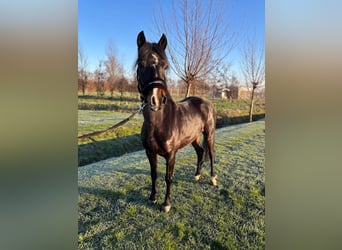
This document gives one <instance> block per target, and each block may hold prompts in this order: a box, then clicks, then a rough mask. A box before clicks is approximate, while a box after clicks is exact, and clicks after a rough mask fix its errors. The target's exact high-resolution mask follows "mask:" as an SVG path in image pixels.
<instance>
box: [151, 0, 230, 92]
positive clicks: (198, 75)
mask: <svg viewBox="0 0 342 250" xmlns="http://www.w3.org/2000/svg"><path fill="white" fill-rule="evenodd" d="M222 3H223V2H219V1H213V0H209V1H208V2H205V1H201V0H194V1H191V0H178V1H176V2H173V5H172V10H171V11H170V10H166V11H164V12H163V10H162V9H161V11H159V12H158V13H159V14H160V15H159V16H155V23H156V26H157V27H158V31H159V32H160V33H166V34H167V37H168V38H169V39H170V40H171V42H169V43H168V44H169V46H168V52H169V54H170V58H171V62H172V64H171V68H172V70H173V71H174V72H175V74H176V75H177V76H178V77H179V78H181V79H182V80H183V81H184V82H185V83H186V85H187V90H186V96H189V95H190V92H191V89H192V88H193V87H194V85H195V84H196V82H201V81H202V82H203V81H206V80H207V78H208V77H209V75H210V74H211V73H212V71H213V70H214V69H215V67H217V66H218V65H219V64H220V63H221V62H222V61H223V60H224V59H225V58H227V56H228V54H229V52H230V51H231V50H232V48H233V47H234V46H235V41H236V39H235V35H234V34H233V32H231V31H230V30H229V29H228V22H227V19H228V15H226V16H223V12H224V11H225V10H224V8H223V6H222V5H220V4H222ZM161 8H162V7H161ZM167 13H171V15H167Z"/></svg>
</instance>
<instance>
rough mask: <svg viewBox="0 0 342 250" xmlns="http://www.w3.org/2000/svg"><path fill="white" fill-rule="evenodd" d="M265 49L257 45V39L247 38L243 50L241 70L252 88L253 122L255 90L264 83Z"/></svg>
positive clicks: (250, 116)
mask: <svg viewBox="0 0 342 250" xmlns="http://www.w3.org/2000/svg"><path fill="white" fill-rule="evenodd" d="M264 58H265V57H264V49H263V47H262V48H260V47H258V46H257V42H256V39H253V40H251V39H247V41H246V44H245V47H244V49H243V51H242V59H241V60H242V61H241V70H242V73H243V75H244V77H245V80H246V83H247V87H248V88H250V87H251V88H252V93H251V100H250V107H249V121H250V122H252V117H253V108H254V92H255V89H256V88H257V87H258V85H261V84H263V83H264V79H265V59H264Z"/></svg>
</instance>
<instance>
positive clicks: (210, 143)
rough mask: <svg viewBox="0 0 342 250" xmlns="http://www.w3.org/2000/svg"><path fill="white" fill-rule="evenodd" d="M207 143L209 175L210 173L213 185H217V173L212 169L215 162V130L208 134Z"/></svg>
mask: <svg viewBox="0 0 342 250" xmlns="http://www.w3.org/2000/svg"><path fill="white" fill-rule="evenodd" d="M206 139H207V143H208V153H209V159H210V175H211V184H212V185H213V186H217V180H216V178H217V175H216V172H215V169H214V162H215V147H214V144H215V132H213V133H212V134H211V135H210V136H208V138H206Z"/></svg>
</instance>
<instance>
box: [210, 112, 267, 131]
mask: <svg viewBox="0 0 342 250" xmlns="http://www.w3.org/2000/svg"><path fill="white" fill-rule="evenodd" d="M252 118H253V121H258V120H260V119H263V118H265V114H256V115H253V116H252ZM247 122H249V116H248V115H245V116H235V117H228V116H226V115H221V116H218V117H217V121H216V128H222V127H225V126H229V125H235V124H241V123H247Z"/></svg>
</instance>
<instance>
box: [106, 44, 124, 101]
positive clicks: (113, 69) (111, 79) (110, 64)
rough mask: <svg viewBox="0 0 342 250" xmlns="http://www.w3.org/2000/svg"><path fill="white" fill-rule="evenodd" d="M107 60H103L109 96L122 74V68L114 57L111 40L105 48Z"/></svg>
mask: <svg viewBox="0 0 342 250" xmlns="http://www.w3.org/2000/svg"><path fill="white" fill-rule="evenodd" d="M106 55H107V60H106V61H105V67H106V72H107V76H108V83H109V91H110V94H111V97H113V92H114V90H115V88H116V87H117V86H116V85H117V83H118V81H119V79H120V77H121V76H122V74H123V68H122V66H121V64H120V63H119V61H118V60H117V57H116V52H115V47H114V44H113V42H112V41H110V42H109V43H108V46H107V50H106Z"/></svg>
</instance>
